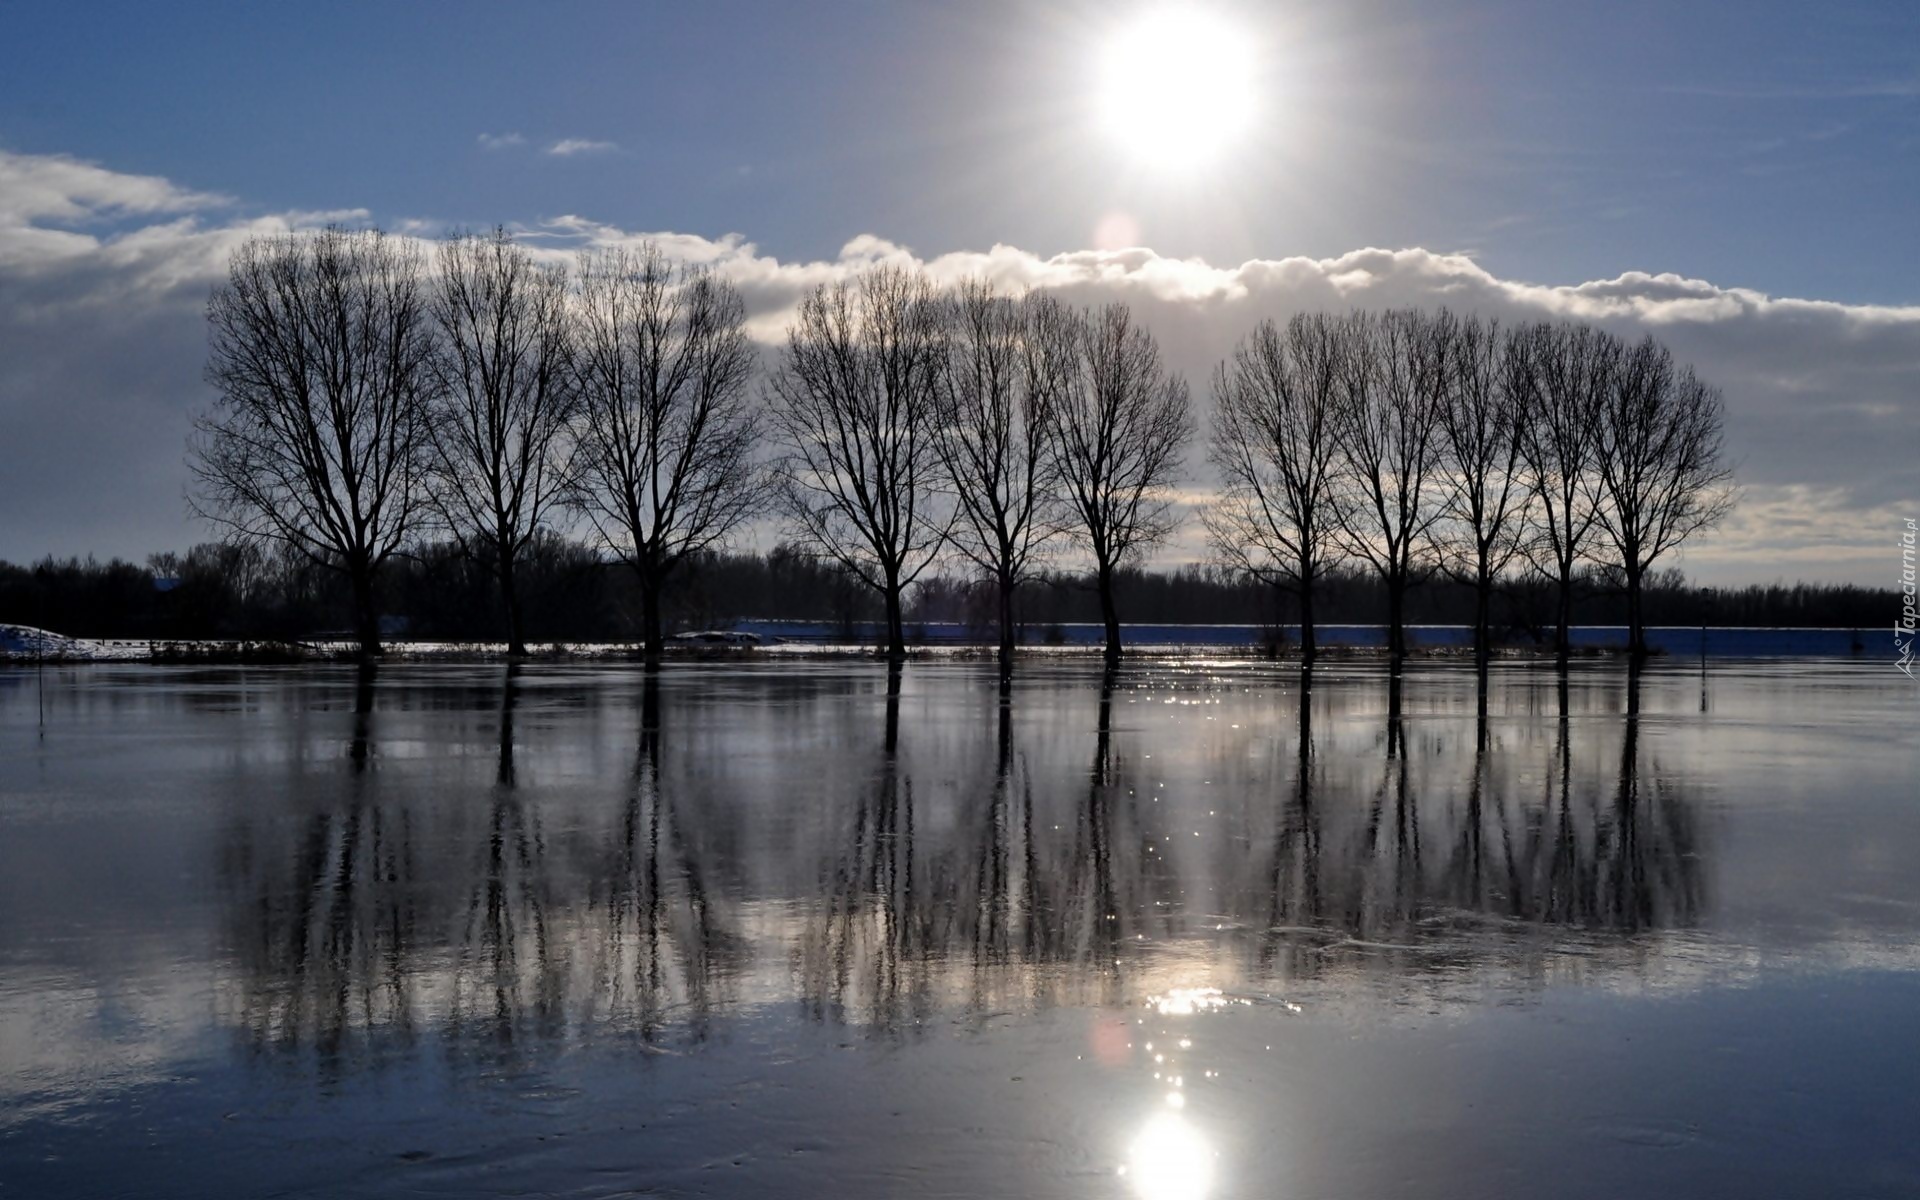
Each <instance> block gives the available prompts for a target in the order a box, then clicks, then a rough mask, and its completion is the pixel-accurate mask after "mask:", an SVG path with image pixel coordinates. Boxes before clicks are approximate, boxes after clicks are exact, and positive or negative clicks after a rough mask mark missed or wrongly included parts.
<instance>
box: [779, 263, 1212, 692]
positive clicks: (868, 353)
mask: <svg viewBox="0 0 1920 1200" xmlns="http://www.w3.org/2000/svg"><path fill="white" fill-rule="evenodd" d="M771 391H772V403H771V415H772V417H773V421H774V424H775V426H776V427H777V428H778V430H779V432H780V434H781V439H782V441H783V443H784V447H785V449H786V451H787V454H788V458H787V459H786V462H785V465H784V468H783V470H782V471H781V473H780V486H781V490H782V494H783V496H784V498H785V501H786V505H785V507H786V510H787V511H788V513H789V514H791V515H792V517H793V518H794V520H795V521H796V522H797V524H798V525H799V527H800V532H801V533H802V534H803V535H804V537H805V539H806V540H807V541H808V542H810V543H811V544H813V545H815V546H817V547H819V548H820V549H821V550H822V551H824V552H825V553H826V554H828V555H830V556H831V557H833V558H834V559H835V560H837V561H838V562H839V563H840V564H841V565H842V566H844V567H845V568H846V569H847V570H848V571H849V572H851V573H852V574H853V575H854V576H855V577H857V578H859V579H860V580H861V581H862V582H864V583H865V584H866V585H867V586H869V587H871V588H872V589H874V590H875V591H876V592H878V593H880V594H881V596H882V597H883V599H884V600H885V603H886V613H887V646H888V651H889V653H890V654H891V655H892V656H894V657H899V656H902V655H904V653H905V639H904V634H903V628H902V620H901V612H902V607H903V598H904V594H905V589H906V588H907V586H908V585H909V584H911V583H912V582H913V581H914V580H915V579H916V578H918V577H919V575H920V574H921V573H922V572H923V571H925V570H926V569H927V568H928V567H929V566H930V565H932V563H933V562H934V561H935V560H936V558H937V557H938V556H939V555H940V554H941V552H942V551H943V549H946V548H948V547H951V548H952V549H953V550H954V551H956V552H957V553H958V554H959V555H960V556H961V557H963V558H964V559H966V560H967V561H968V562H969V563H970V564H971V565H972V566H973V567H974V568H975V569H977V570H978V571H980V572H981V573H982V574H983V575H985V576H986V577H987V578H989V579H991V580H992V581H993V582H994V583H995V585H996V588H997V591H998V598H999V634H1000V654H1001V657H1002V659H1003V660H1005V659H1006V658H1008V657H1010V656H1011V655H1012V653H1013V646H1014V635H1015V629H1016V624H1015V620H1014V612H1013V597H1014V594H1015V592H1016V590H1017V589H1018V587H1019V586H1020V584H1021V583H1022V582H1023V581H1025V580H1026V579H1028V578H1030V577H1031V576H1032V574H1033V572H1034V570H1035V568H1036V567H1037V566H1038V565H1039V564H1040V563H1041V562H1042V561H1043V559H1044V555H1045V554H1046V553H1047V551H1048V550H1049V549H1050V548H1051V547H1052V546H1054V545H1056V544H1059V543H1062V542H1068V543H1073V544H1077V545H1079V546H1080V547H1081V548H1083V549H1084V550H1085V551H1086V552H1087V553H1088V554H1090V555H1091V557H1092V559H1093V572H1092V579H1091V583H1092V585H1093V586H1094V587H1095V588H1096V589H1097V590H1098V592H1099V596H1100V606H1101V613H1102V616H1103V618H1104V620H1105V624H1106V635H1107V654H1108V656H1109V657H1117V656H1118V655H1119V653H1120V649H1121V644H1120V619H1119V615H1118V612H1117V610H1116V608H1115V604H1114V573H1115V571H1116V569H1117V568H1118V567H1120V566H1121V565H1122V564H1124V563H1126V562H1127V561H1129V560H1130V559H1132V558H1133V557H1135V556H1136V555H1138V554H1139V553H1140V552H1141V551H1142V550H1144V549H1145V548H1146V547H1147V546H1149V545H1151V544H1153V543H1154V542H1156V541H1158V540H1160V539H1161V538H1164V537H1165V536H1166V535H1167V534H1168V533H1169V532H1170V531H1171V530H1172V528H1173V521H1172V513H1173V509H1172V505H1171V503H1170V502H1169V500H1168V497H1167V490H1168V488H1169V486H1170V485H1171V484H1172V483H1173V482H1174V480H1175V478H1176V476H1177V473H1178V470H1179V466H1180V454H1181V450H1182V448H1183V447H1184V445H1185V444H1186V442H1187V440H1188V439H1189V437H1190V436H1191V429H1192V422H1191V418H1190V417H1189V415H1188V399H1187V388H1186V384H1185V383H1184V382H1183V381H1181V380H1180V379H1179V378H1178V377H1176V376H1175V375H1174V374H1172V373H1171V372H1170V371H1168V370H1167V368H1166V366H1165V365H1164V364H1163V363H1162V362H1161V359H1160V352H1159V348H1158V346H1156V345H1155V343H1154V340H1153V337H1152V335H1151V334H1150V333H1148V332H1147V330H1146V329H1144V328H1143V327H1141V326H1140V325H1138V324H1136V323H1135V322H1134V320H1133V318H1132V316H1131V315H1130V313H1129V312H1128V310H1127V309H1126V307H1125V306H1124V305H1117V304H1114V305H1107V306H1106V307H1104V308H1101V309H1098V310H1095V311H1092V312H1084V311H1077V310H1074V309H1072V308H1069V307H1068V306H1066V305H1065V304H1063V303H1062V302H1060V301H1059V300H1058V299H1056V298H1054V297H1051V296H1047V295H1044V294H1038V293H1036V294H1030V295H1028V296H1025V297H1023V298H1019V299H1015V298H1012V297H1008V296H1005V295H1001V294H998V293H997V292H996V291H995V290H994V289H993V287H992V286H991V285H989V284H988V283H986V282H984V281H981V280H970V281H967V282H965V283H962V284H961V285H960V286H959V287H958V288H957V289H955V290H954V291H953V292H952V293H942V292H939V291H937V290H936V289H935V288H934V287H933V286H932V284H931V283H930V282H929V281H928V280H927V278H926V277H925V276H924V275H921V274H918V273H915V272H911V271H906V270H902V269H898V268H893V267H882V268H878V269H875V270H873V271H870V272H868V273H866V274H864V275H861V276H860V277H858V278H857V279H853V280H849V281H843V282H840V283H835V284H831V285H828V286H825V287H823V288H821V289H820V290H819V291H816V292H815V293H813V294H812V295H811V296H809V297H808V298H807V299H806V301H805V302H804V303H803V304H802V305H801V308H800V314H799V318H798V320H797V321H796V322H795V324H794V326H793V327H792V328H791V329H790V330H789V331H788V335H787V345H786V353H785V356H784V358H783V360H782V362H781V364H780V367H779V369H778V370H777V371H776V372H775V374H774V377H773V382H772V388H771Z"/></svg>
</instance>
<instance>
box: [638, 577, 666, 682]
mask: <svg viewBox="0 0 1920 1200" xmlns="http://www.w3.org/2000/svg"><path fill="white" fill-rule="evenodd" d="M640 637H641V642H642V651H643V653H644V654H645V656H646V660H647V666H648V668H649V669H657V668H658V667H659V666H660V656H661V654H662V653H664V652H665V650H666V639H665V638H664V637H663V636H662V634H661V631H660V581H659V580H658V579H650V578H647V577H646V576H642V577H641V579H640Z"/></svg>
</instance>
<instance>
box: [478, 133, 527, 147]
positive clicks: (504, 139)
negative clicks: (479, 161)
mask: <svg viewBox="0 0 1920 1200" xmlns="http://www.w3.org/2000/svg"><path fill="white" fill-rule="evenodd" d="M526 144H527V139H526V138H525V137H524V136H523V135H521V134H518V133H483V134H481V135H480V148H481V149H482V150H511V149H513V148H514V147H515V146H524V145H526Z"/></svg>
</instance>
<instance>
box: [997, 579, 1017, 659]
mask: <svg viewBox="0 0 1920 1200" xmlns="http://www.w3.org/2000/svg"><path fill="white" fill-rule="evenodd" d="M1013 588H1014V580H1013V577H1012V576H1010V575H1005V574H1003V575H1001V576H1000V662H1001V663H1002V664H1003V665H1004V664H1006V663H1010V662H1012V661H1013Z"/></svg>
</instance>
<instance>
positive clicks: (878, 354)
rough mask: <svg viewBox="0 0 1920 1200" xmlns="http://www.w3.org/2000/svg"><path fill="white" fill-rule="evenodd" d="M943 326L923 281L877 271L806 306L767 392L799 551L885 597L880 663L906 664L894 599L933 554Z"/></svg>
mask: <svg viewBox="0 0 1920 1200" xmlns="http://www.w3.org/2000/svg"><path fill="white" fill-rule="evenodd" d="M943 324H944V322H943V321H942V319H941V313H940V304H939V300H938V297H937V296H936V295H935V294H934V291H933V288H932V286H931V285H930V284H929V283H928V282H927V279H926V277H925V276H924V275H921V274H919V273H918V272H914V271H908V270H904V269H902V268H898V267H891V266H883V267H875V268H873V269H871V270H869V271H867V272H865V273H863V274H861V275H860V276H859V277H858V278H857V279H855V280H851V281H848V280H842V281H839V282H837V283H832V284H822V285H821V286H820V287H819V288H817V289H815V290H814V291H813V292H811V293H810V294H809V295H808V296H807V297H806V299H805V300H803V301H802V302H801V305H800V312H799V315H798V316H797V318H796V319H795V322H794V324H793V326H792V327H791V328H790V329H789V330H788V331H787V346H786V351H785V354H784V355H783V356H782V361H781V364H780V367H779V369H778V370H777V371H776V372H775V374H774V377H773V381H772V387H771V391H772V396H771V406H770V407H771V411H770V415H771V416H772V418H773V423H774V426H775V428H776V429H778V430H779V432H780V435H781V441H782V442H783V443H784V449H785V451H786V454H785V459H784V463H783V466H782V470H781V474H780V477H781V492H782V496H783V498H784V501H785V506H786V509H787V513H788V516H789V517H790V519H791V520H792V522H793V525H794V526H795V530H796V532H797V533H798V534H799V536H800V538H801V540H803V541H804V542H805V543H807V544H808V545H810V546H812V547H813V548H814V549H815V551H816V552H818V553H821V554H824V555H826V556H828V557H829V558H831V559H833V560H834V561H835V562H837V563H839V564H840V565H841V567H843V568H844V569H845V570H846V571H847V572H849V573H850V574H851V575H853V576H854V577H855V578H856V579H858V580H860V582H861V583H863V584H865V585H866V586H867V587H869V588H872V589H873V590H874V591H876V592H878V593H880V595H881V597H882V599H883V600H884V601H885V603H886V608H887V654H888V656H889V657H890V658H892V659H894V660H895V661H899V660H900V659H903V658H905V657H906V652H907V650H906V634H905V629H904V627H903V625H902V621H901V598H902V596H903V594H904V593H905V591H906V589H907V587H908V586H910V585H911V584H912V583H913V581H914V580H915V579H916V578H918V576H919V575H920V573H921V572H922V571H924V570H925V569H926V568H927V566H928V564H929V563H931V562H932V561H933V560H934V557H935V556H936V555H937V554H938V553H939V551H940V547H941V544H942V542H943V541H944V540H945V538H946V535H947V530H948V528H949V525H950V518H943V516H942V514H941V512H940V508H941V505H940V498H939V496H938V495H937V494H936V489H937V488H938V486H939V483H940V456H939V449H938V433H937V429H938V425H939V419H938V418H939V407H940V406H939V402H938V397H939V389H938V381H939V377H940V370H941V357H942V342H943V336H944V330H943Z"/></svg>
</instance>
